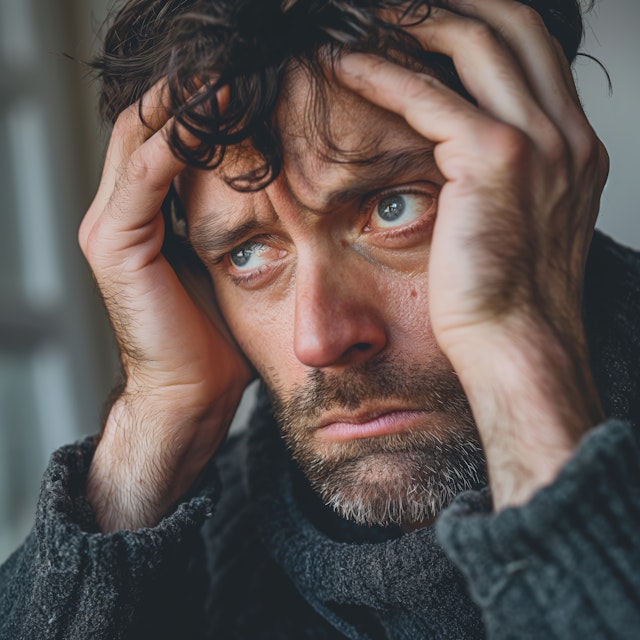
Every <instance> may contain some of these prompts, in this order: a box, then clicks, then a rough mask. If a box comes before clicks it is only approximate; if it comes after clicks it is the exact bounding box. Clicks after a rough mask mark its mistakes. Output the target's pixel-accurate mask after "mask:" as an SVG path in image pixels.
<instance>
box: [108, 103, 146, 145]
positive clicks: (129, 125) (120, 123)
mask: <svg viewBox="0 0 640 640" xmlns="http://www.w3.org/2000/svg"><path fill="white" fill-rule="evenodd" d="M139 123H140V118H139V116H138V104H137V103H134V104H131V105H129V106H128V107H127V108H126V109H125V110H124V111H122V112H121V113H120V115H119V116H118V117H117V119H116V121H115V123H114V125H113V134H112V135H114V136H118V137H119V136H122V135H125V134H126V133H128V132H130V131H131V130H132V129H133V128H134V127H135V126H136V125H139Z"/></svg>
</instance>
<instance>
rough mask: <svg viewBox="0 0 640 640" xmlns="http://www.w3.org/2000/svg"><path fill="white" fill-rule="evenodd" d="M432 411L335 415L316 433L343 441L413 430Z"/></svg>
mask: <svg viewBox="0 0 640 640" xmlns="http://www.w3.org/2000/svg"><path fill="white" fill-rule="evenodd" d="M431 413H432V412H430V411H421V410H415V409H387V410H378V411H369V412H366V413H360V414H357V415H345V414H342V415H335V416H331V417H330V418H329V419H328V420H325V421H324V422H323V424H322V425H321V426H320V427H319V428H318V429H317V432H316V435H317V436H318V437H320V438H322V439H323V440H330V441H333V442H343V441H346V440H355V439H357V438H374V437H379V436H386V435H391V434H394V433H402V432H405V431H411V430H412V429H414V428H415V427H416V426H417V424H418V423H419V422H421V421H424V419H425V418H426V417H427V416H429V415H430V414H431Z"/></svg>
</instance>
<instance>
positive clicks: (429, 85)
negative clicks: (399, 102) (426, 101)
mask: <svg viewBox="0 0 640 640" xmlns="http://www.w3.org/2000/svg"><path fill="white" fill-rule="evenodd" d="M437 84H439V83H438V81H437V80H436V79H435V78H433V77H432V76H430V75H428V74H425V73H411V74H408V75H407V77H406V78H405V79H404V82H403V83H402V86H401V87H400V94H401V95H403V96H405V97H406V98H407V101H408V103H409V104H411V103H413V102H414V101H415V102H419V101H421V99H422V98H424V97H425V96H426V95H428V94H430V92H431V91H432V90H433V88H434V86H436V85H437Z"/></svg>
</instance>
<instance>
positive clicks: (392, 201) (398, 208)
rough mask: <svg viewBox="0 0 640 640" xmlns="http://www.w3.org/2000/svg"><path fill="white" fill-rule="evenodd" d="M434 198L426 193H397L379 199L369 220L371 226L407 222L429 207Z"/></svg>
mask: <svg viewBox="0 0 640 640" xmlns="http://www.w3.org/2000/svg"><path fill="white" fill-rule="evenodd" d="M434 202H435V198H434V196H432V195H429V194H426V193H397V194H394V195H391V196H386V197H384V198H382V200H379V201H378V203H377V204H376V206H375V210H374V212H373V215H372V216H371V220H370V222H369V224H370V226H371V227H372V228H383V229H385V228H392V227H400V226H402V225H405V224H409V223H410V222H413V221H414V220H417V219H418V218H420V217H421V216H422V215H423V214H425V213H426V212H427V211H429V209H431V207H433V205H434Z"/></svg>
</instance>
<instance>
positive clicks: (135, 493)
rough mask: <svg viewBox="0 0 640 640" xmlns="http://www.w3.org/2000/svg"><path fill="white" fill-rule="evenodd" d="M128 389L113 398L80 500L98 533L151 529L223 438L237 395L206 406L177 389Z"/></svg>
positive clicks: (227, 396) (217, 399) (234, 394)
mask: <svg viewBox="0 0 640 640" xmlns="http://www.w3.org/2000/svg"><path fill="white" fill-rule="evenodd" d="M135 389H136V390H135V391H132V385H130V384H128V385H127V390H126V391H125V392H124V393H123V395H122V396H121V397H120V398H119V399H118V400H117V401H116V402H115V403H114V405H113V407H112V409H111V412H110V414H109V417H108V419H107V423H106V425H105V428H104V432H103V434H102V438H101V440H100V443H99V444H98V447H97V449H96V452H95V455H94V459H93V462H92V464H91V468H90V470H89V476H88V481H87V498H88V500H89V502H90V504H91V505H92V506H93V508H94V511H95V513H96V517H97V520H98V523H99V524H100V527H101V529H102V530H103V531H104V532H109V531H117V530H122V529H129V530H135V529H139V528H141V527H150V526H155V525H156V524H157V523H158V522H159V521H160V519H161V518H162V517H164V516H165V515H166V514H167V513H169V512H170V510H171V509H172V508H173V507H174V506H175V505H176V504H177V503H178V502H179V501H180V499H181V498H182V497H183V496H184V495H185V494H186V493H187V492H188V491H189V490H190V489H191V488H192V486H193V485H194V483H195V482H196V481H197V479H198V478H199V477H200V474H201V472H202V469H203V468H204V466H205V465H206V464H207V462H208V461H209V460H210V458H211V457H212V456H213V454H214V453H215V452H216V450H217V449H218V447H219V446H220V444H221V443H222V441H223V440H224V437H225V436H226V431H227V428H228V425H229V424H230V422H231V419H232V418H233V414H234V412H235V408H236V406H237V403H238V401H239V393H240V392H239V391H237V392H236V391H235V390H233V391H232V392H230V393H229V394H226V395H220V396H219V397H218V398H216V399H215V400H211V399H209V403H208V404H207V403H205V402H202V403H194V398H193V396H189V394H186V393H185V389H182V388H181V389H163V390H159V391H158V390H156V391H153V392H146V393H143V392H142V391H141V390H140V389H139V388H135ZM236 396H238V397H236Z"/></svg>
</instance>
